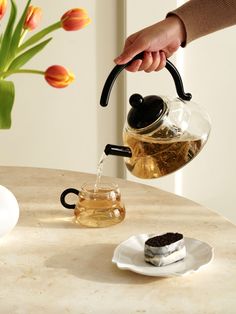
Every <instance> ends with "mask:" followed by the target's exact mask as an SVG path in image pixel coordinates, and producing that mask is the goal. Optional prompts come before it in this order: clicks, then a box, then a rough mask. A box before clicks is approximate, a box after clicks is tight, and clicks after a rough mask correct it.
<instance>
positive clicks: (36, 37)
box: [18, 21, 61, 53]
mask: <svg viewBox="0 0 236 314" xmlns="http://www.w3.org/2000/svg"><path fill="white" fill-rule="evenodd" d="M59 28H61V21H59V22H56V23H54V24H52V25H50V26H48V27H46V28H44V29H42V30H41V31H40V32H38V33H36V34H35V35H33V36H32V37H30V38H29V39H28V40H26V41H25V42H24V43H23V44H22V45H20V46H19V47H18V53H20V52H21V51H22V50H24V49H26V48H28V47H29V46H32V45H34V44H35V43H37V42H38V41H39V40H41V39H42V38H43V37H45V36H46V35H48V34H49V33H51V32H53V31H55V30H57V29H59Z"/></svg>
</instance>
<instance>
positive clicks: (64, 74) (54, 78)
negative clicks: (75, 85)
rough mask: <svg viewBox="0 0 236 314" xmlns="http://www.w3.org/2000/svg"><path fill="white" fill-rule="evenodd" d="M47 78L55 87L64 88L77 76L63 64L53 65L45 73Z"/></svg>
mask: <svg viewBox="0 0 236 314" xmlns="http://www.w3.org/2000/svg"><path fill="white" fill-rule="evenodd" d="M44 77H45V80H46V81H47V82H48V84H49V85H51V86H53V87H55V88H64V87H66V86H68V85H69V84H70V83H72V82H73V81H74V79H75V76H74V74H73V73H72V72H70V71H68V70H67V69H66V68H64V67H62V66H61V65H52V66H50V67H49V68H48V69H47V70H46V71H45V73H44Z"/></svg>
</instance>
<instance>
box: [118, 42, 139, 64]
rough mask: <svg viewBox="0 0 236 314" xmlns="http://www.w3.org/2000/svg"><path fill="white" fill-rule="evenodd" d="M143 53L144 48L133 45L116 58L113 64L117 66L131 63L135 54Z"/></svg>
mask: <svg viewBox="0 0 236 314" xmlns="http://www.w3.org/2000/svg"><path fill="white" fill-rule="evenodd" d="M142 51H144V47H142V46H140V45H138V44H136V43H133V44H132V45H130V46H129V47H128V48H125V50H124V51H123V52H122V53H121V54H120V55H119V56H118V57H117V58H115V60H114V62H115V63H117V64H125V63H127V62H129V61H131V60H132V59H133V58H134V57H135V56H136V55H137V54H139V53H140V52H142Z"/></svg>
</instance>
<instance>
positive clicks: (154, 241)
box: [144, 232, 186, 266]
mask: <svg viewBox="0 0 236 314" xmlns="http://www.w3.org/2000/svg"><path fill="white" fill-rule="evenodd" d="M144 256H145V261H146V262H148V263H151V264H153V265H154V266H164V265H168V264H171V263H174V262H177V261H179V260H181V259H183V258H184V257H185V256H186V248H185V245H184V237H183V235H182V234H181V233H173V232H168V233H165V234H162V235H159V236H155V237H152V238H149V239H148V240H146V242H145V245H144Z"/></svg>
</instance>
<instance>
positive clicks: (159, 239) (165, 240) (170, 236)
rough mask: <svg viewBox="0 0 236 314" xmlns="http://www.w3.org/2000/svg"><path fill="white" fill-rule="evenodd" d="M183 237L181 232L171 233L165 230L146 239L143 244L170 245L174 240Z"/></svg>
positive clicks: (154, 245)
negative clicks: (163, 232)
mask: <svg viewBox="0 0 236 314" xmlns="http://www.w3.org/2000/svg"><path fill="white" fill-rule="evenodd" d="M181 239H183V235H182V234H181V233H173V232H167V233H165V234H162V235H160V236H155V237H153V238H150V239H148V240H147V241H146V242H145V244H147V245H149V246H153V247H161V246H165V245H170V244H172V243H174V242H177V241H179V240H181Z"/></svg>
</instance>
